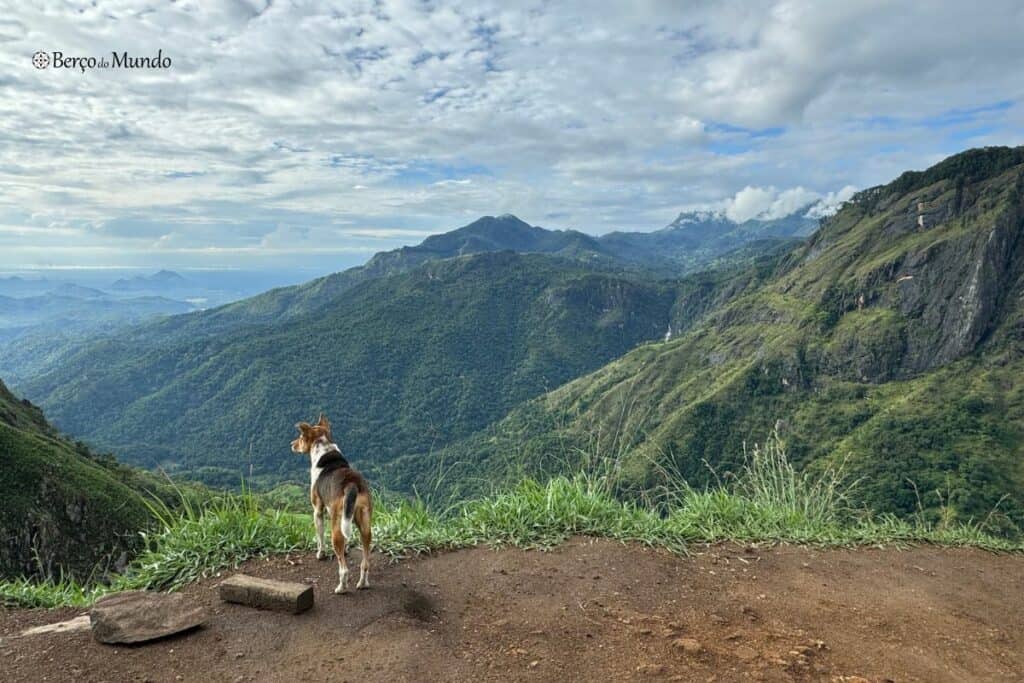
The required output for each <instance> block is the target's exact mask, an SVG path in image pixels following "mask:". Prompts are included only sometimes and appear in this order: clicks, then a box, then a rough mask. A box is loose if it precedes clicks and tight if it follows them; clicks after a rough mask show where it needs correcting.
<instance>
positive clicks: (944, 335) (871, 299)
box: [393, 148, 1024, 526]
mask: <svg viewBox="0 0 1024 683" xmlns="http://www.w3.org/2000/svg"><path fill="white" fill-rule="evenodd" d="M1022 234H1024V148H1013V149H1010V148H986V149H981V150H972V151H969V152H965V153H963V154H959V155H957V156H954V157H951V158H949V159H947V160H946V161H944V162H942V163H940V164H938V165H936V166H934V167H932V168H930V169H928V170H927V171H924V172H909V173H905V174H904V175H902V176H900V177H899V178H898V179H896V180H895V181H894V182H892V183H890V184H889V185H885V186H880V187H876V188H872V189H869V190H866V191H863V192H861V193H860V194H859V195H857V196H856V197H855V198H854V199H853V201H852V202H850V203H848V204H847V205H846V206H845V207H844V208H843V209H842V210H841V211H840V212H839V213H838V214H837V215H835V216H834V217H832V218H831V219H829V220H827V221H826V222H825V224H824V225H823V227H822V228H821V229H820V230H819V231H818V232H817V233H816V234H815V235H814V236H813V237H812V238H811V240H809V241H808V242H807V243H806V245H805V246H803V247H801V248H799V249H798V250H796V251H795V252H793V253H792V254H791V255H790V256H789V257H787V259H786V261H785V263H784V264H783V266H782V267H781V268H780V269H779V272H778V273H777V274H776V275H775V276H773V277H771V278H770V279H769V280H768V281H767V282H766V283H765V284H764V285H763V286H760V287H757V288H754V289H752V290H749V291H747V292H746V293H744V294H743V295H741V296H739V297H737V298H735V299H734V300H732V301H730V302H729V303H727V304H726V305H724V306H722V307H720V308H718V309H716V310H714V311H712V312H711V313H710V314H709V315H708V316H707V317H706V318H704V319H703V320H702V321H700V322H699V323H698V324H697V325H696V326H695V327H694V328H693V329H691V330H690V331H689V332H687V333H686V334H684V335H681V336H679V337H677V338H675V339H673V340H671V341H669V342H667V343H658V344H649V345H645V346H642V347H640V348H638V349H636V350H634V351H633V352H631V353H629V354H627V355H626V356H624V357H623V358H621V359H617V360H615V361H613V362H612V363H610V364H608V365H607V366H605V367H603V368H601V369H600V370H598V371H596V372H594V373H592V374H590V375H587V376H585V377H583V378H580V379H578V380H576V381H574V382H571V383H569V384H567V385H566V386H564V387H560V388H558V389H555V390H554V391H552V392H550V393H548V394H546V395H544V396H543V397H540V398H538V399H537V400H535V401H532V402H530V403H528V404H526V405H524V406H522V407H520V408H519V409H517V410H516V411H514V412H513V413H512V414H511V415H510V416H508V417H507V418H506V419H505V420H504V421H502V422H501V423H500V424H499V425H497V426H495V427H494V428H492V429H490V430H488V431H486V432H484V433H481V434H478V435H476V436H474V437H472V438H470V439H468V440H466V441H465V442H463V443H461V444H458V445H456V446H454V447H452V448H450V449H447V450H445V451H442V452H441V453H439V454H436V456H435V457H436V458H438V459H443V460H444V461H445V462H448V463H460V464H459V465H458V466H456V467H454V468H453V469H452V470H451V473H450V475H449V476H450V478H451V480H452V481H459V480H460V479H466V478H470V477H472V476H474V474H476V473H479V472H489V473H491V476H492V477H493V476H496V475H495V473H497V472H499V471H501V470H502V469H503V468H505V469H506V470H507V471H518V470H519V469H522V468H524V467H525V469H527V470H535V471H542V472H543V471H550V470H553V469H557V468H559V467H566V466H570V467H571V466H573V463H576V464H578V463H579V462H580V458H579V454H580V453H587V454H589V457H590V458H595V457H596V458H598V459H605V460H609V459H610V460H613V461H614V462H613V464H614V466H615V468H616V469H615V471H616V472H618V473H619V474H620V484H621V486H622V488H623V490H624V491H629V490H635V489H642V488H650V487H653V486H656V485H657V484H658V483H659V481H661V480H662V478H663V476H664V474H665V473H666V472H669V473H678V474H681V475H682V476H684V477H685V478H686V479H687V480H689V481H690V482H691V483H692V484H695V485H701V484H702V483H705V482H708V481H711V480H713V479H714V478H716V477H723V476H727V474H728V472H729V471H731V470H732V469H735V468H736V466H737V465H738V464H739V463H740V462H741V461H742V459H743V457H744V444H746V445H747V448H748V451H749V447H750V446H751V445H752V444H754V443H755V442H758V441H762V440H763V439H764V438H765V436H766V435H767V434H768V433H769V432H770V431H771V430H772V429H774V428H778V430H779V432H780V433H781V435H782V437H783V439H784V440H785V442H786V443H787V445H788V448H789V451H790V455H791V457H793V458H794V459H795V460H796V462H797V463H799V464H800V465H801V466H804V467H810V468H814V467H820V466H822V465H823V464H825V463H831V464H839V463H840V462H845V463H846V469H847V472H848V474H849V475H850V476H851V478H859V479H860V484H859V485H858V487H857V488H856V489H855V491H856V495H857V496H858V500H860V501H861V502H862V503H864V504H866V505H868V506H869V507H871V508H873V509H876V510H882V511H892V512H896V513H899V514H903V515H911V514H915V513H917V512H919V511H921V510H923V511H926V512H927V513H928V514H929V515H932V516H936V517H942V518H943V519H961V520H962V519H969V518H973V519H982V518H985V517H987V516H988V515H989V514H990V513H992V512H993V511H995V517H996V518H999V519H1001V520H1002V523H1004V524H1007V525H1014V524H1015V525H1017V526H1020V525H1021V524H1022V522H1024V381H1022V379H1021V378H1022V377H1024V360H1022V358H1024V239H1022ZM511 453H515V454H516V455H515V457H514V458H513V457H511V456H510V454H511ZM509 460H514V461H515V462H511V463H510V462H509ZM430 462H431V461H430V459H424V458H422V457H416V458H410V459H409V460H408V461H399V462H397V463H395V466H394V470H393V475H394V476H395V477H396V478H399V479H403V478H404V479H403V481H404V484H403V485H405V486H412V485H414V483H415V482H417V481H419V480H418V479H417V477H424V476H429V472H430V471H431V464H430Z"/></svg>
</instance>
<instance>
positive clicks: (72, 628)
mask: <svg viewBox="0 0 1024 683" xmlns="http://www.w3.org/2000/svg"><path fill="white" fill-rule="evenodd" d="M90 628H92V623H91V622H90V620H89V615H88V614H83V615H82V616H80V617H75V618H74V619H68V620H67V621H58V622H57V623H55V624H45V625H43V626H35V627H33V628H30V629H27V630H25V631H22V632H21V635H23V636H38V635H42V634H44V633H75V632H77V631H88V630H89V629H90Z"/></svg>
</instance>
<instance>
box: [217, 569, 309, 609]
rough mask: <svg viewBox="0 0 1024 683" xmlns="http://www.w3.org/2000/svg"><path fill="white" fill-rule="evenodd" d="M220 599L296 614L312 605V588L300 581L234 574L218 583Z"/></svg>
mask: <svg viewBox="0 0 1024 683" xmlns="http://www.w3.org/2000/svg"><path fill="white" fill-rule="evenodd" d="M219 590H220V599H221V600H224V601H225V602H235V603H239V604H242V605H248V606H249V607H256V608H258V609H272V610H277V611H279V612H291V613H292V614H299V613H300V612H305V611H306V610H308V609H309V608H310V607H312V606H313V587H312V586H307V585H306V584H304V583H291V582H288V581H273V580H270V579H258V578H256V577H255V576H248V575H246V574H235V575H234V576H232V577H231V578H229V579H227V580H226V581H223V582H222V583H221V584H220V589H219Z"/></svg>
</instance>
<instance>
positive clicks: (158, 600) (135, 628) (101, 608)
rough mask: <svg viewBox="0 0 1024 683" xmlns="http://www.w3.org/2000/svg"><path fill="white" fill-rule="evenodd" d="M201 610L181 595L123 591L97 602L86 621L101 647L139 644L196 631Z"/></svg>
mask: <svg viewBox="0 0 1024 683" xmlns="http://www.w3.org/2000/svg"><path fill="white" fill-rule="evenodd" d="M205 616H206V615H205V614H204V612H203V609H202V608H201V607H199V606H197V605H194V604H192V603H191V602H189V600H188V599H187V598H186V597H185V596H184V595H181V594H180V593H155V592H151V591H124V592H122V593H114V594H112V595H107V596H105V597H102V598H100V599H99V600H98V601H96V604H95V605H93V608H92V611H91V612H89V619H90V621H91V623H92V634H93V637H95V638H96V640H98V641H100V642H101V643H142V642H145V641H147V640H154V639H156V638H163V637H165V636H169V635H173V634H175V633H180V632H181V631H187V630H189V629H192V628H195V627H197V626H199V625H200V624H202V623H203V619H204V618H205Z"/></svg>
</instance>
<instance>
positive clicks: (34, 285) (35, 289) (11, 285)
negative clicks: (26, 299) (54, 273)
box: [0, 275, 57, 297]
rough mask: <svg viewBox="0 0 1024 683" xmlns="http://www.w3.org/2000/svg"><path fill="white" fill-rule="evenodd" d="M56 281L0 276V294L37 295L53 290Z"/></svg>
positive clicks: (13, 295)
mask: <svg viewBox="0 0 1024 683" xmlns="http://www.w3.org/2000/svg"><path fill="white" fill-rule="evenodd" d="M55 286H57V283H55V282H52V281H50V280H47V279H46V278H23V277H19V276H17V275H14V276H11V277H0V296H10V297H21V296H38V295H40V294H45V293H47V292H50V291H52V290H53V288H54V287H55Z"/></svg>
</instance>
